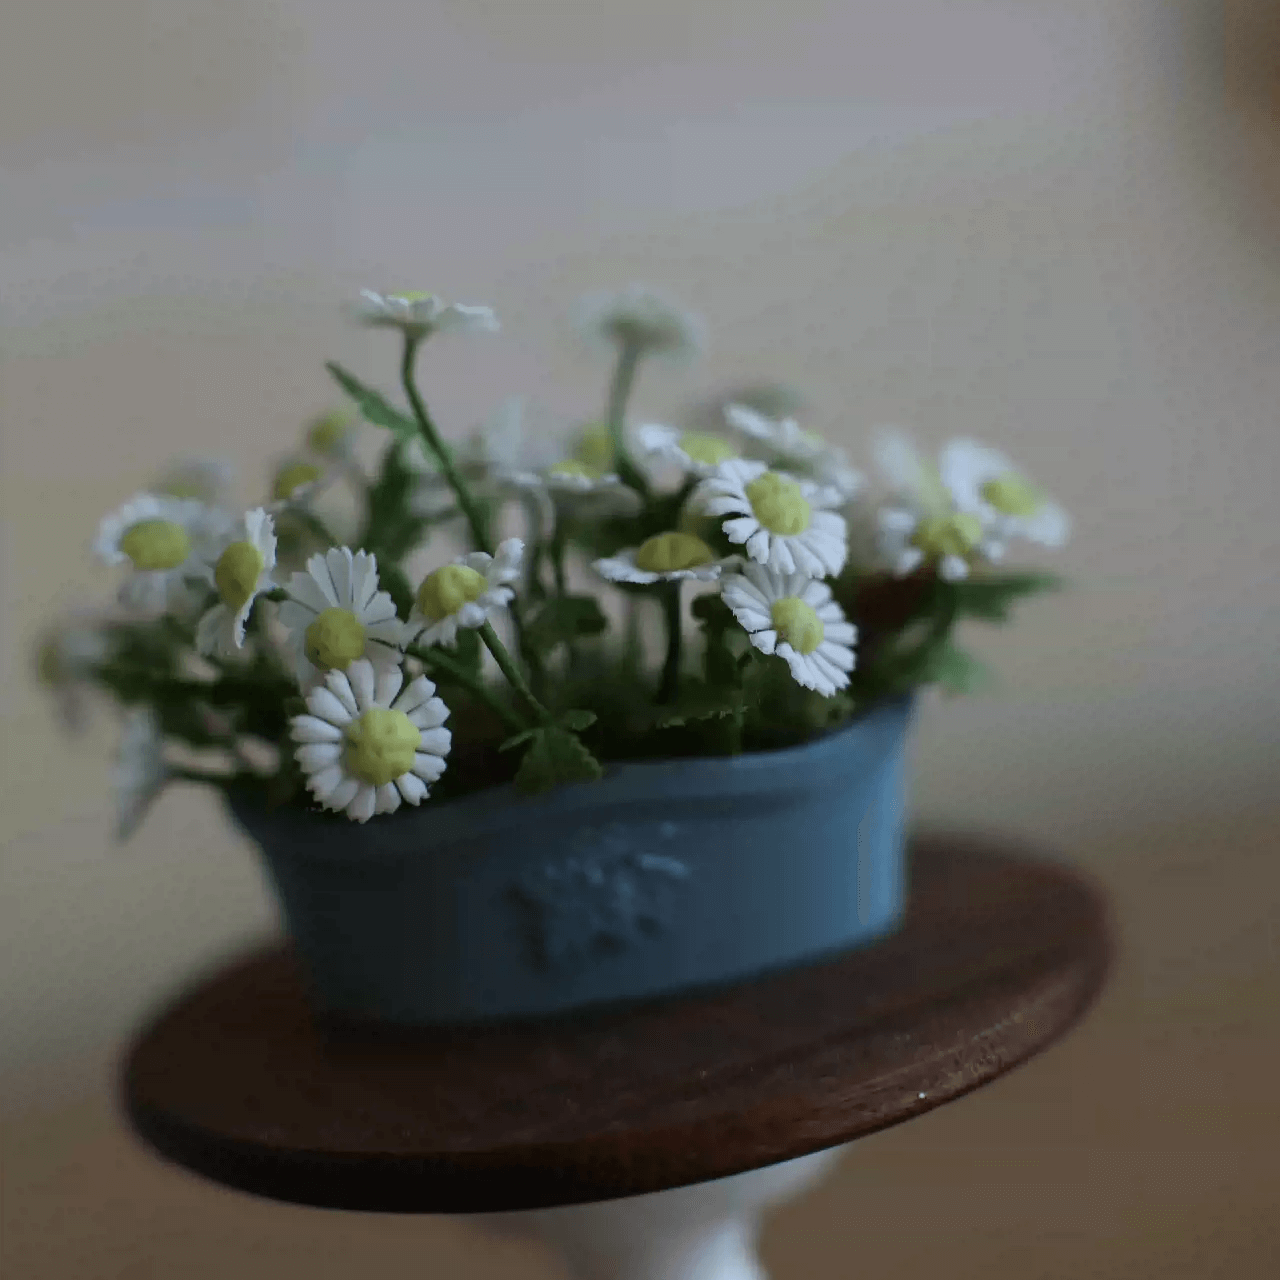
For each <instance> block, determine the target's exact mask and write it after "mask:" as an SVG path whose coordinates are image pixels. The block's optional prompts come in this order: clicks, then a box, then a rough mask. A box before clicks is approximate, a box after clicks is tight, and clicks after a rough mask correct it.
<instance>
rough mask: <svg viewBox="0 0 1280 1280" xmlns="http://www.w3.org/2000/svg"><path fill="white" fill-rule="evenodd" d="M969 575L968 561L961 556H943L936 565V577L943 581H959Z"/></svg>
mask: <svg viewBox="0 0 1280 1280" xmlns="http://www.w3.org/2000/svg"><path fill="white" fill-rule="evenodd" d="M968 576H969V562H968V561H967V560H965V558H964V557H963V556H943V557H942V562H941V563H940V564H939V565H938V577H940V578H941V579H942V580H943V582H959V581H960V580H961V579H963V578H967V577H968Z"/></svg>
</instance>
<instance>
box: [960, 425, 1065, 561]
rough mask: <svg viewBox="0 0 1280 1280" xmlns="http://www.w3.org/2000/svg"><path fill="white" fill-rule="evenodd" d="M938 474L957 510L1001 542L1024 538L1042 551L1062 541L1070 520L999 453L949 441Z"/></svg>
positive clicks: (985, 448) (977, 445)
mask: <svg viewBox="0 0 1280 1280" xmlns="http://www.w3.org/2000/svg"><path fill="white" fill-rule="evenodd" d="M938 471H939V474H940V476H941V478H942V483H943V484H944V485H945V486H946V487H947V489H948V491H949V492H950V494H951V496H952V498H953V500H954V501H955V504H956V506H958V507H959V508H960V509H961V510H962V511H971V512H973V514H974V515H976V516H977V517H978V518H979V519H980V520H981V521H982V523H983V524H984V525H985V526H986V527H988V528H989V529H991V530H992V531H993V533H994V534H995V536H996V537H998V538H1000V539H1001V540H1003V539H1005V538H1026V539H1027V540H1028V541H1029V542H1038V543H1040V544H1041V545H1042V546H1045V547H1060V546H1062V545H1063V543H1065V542H1066V540H1067V537H1068V535H1069V534H1070V531H1071V520H1070V517H1069V516H1068V515H1067V513H1066V512H1065V511H1064V510H1063V509H1062V508H1061V507H1060V506H1058V504H1057V503H1056V502H1051V501H1050V500H1049V499H1048V498H1046V497H1045V496H1044V494H1042V493H1041V492H1040V491H1039V490H1038V489H1037V488H1036V487H1035V486H1034V485H1032V484H1031V483H1030V482H1029V481H1028V480H1026V479H1025V478H1024V477H1023V476H1021V475H1019V474H1018V472H1017V471H1015V470H1014V468H1013V464H1012V463H1010V461H1009V459H1008V458H1006V457H1005V455H1004V454H1003V453H1000V452H999V451H998V450H996V449H990V448H988V447H987V446H986V445H982V444H978V443H976V442H975V441H973V440H952V441H951V442H950V443H949V444H947V445H946V446H945V447H944V448H943V450H942V453H941V455H940V457H939V459H938Z"/></svg>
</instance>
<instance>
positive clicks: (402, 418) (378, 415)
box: [324, 360, 418, 443]
mask: <svg viewBox="0 0 1280 1280" xmlns="http://www.w3.org/2000/svg"><path fill="white" fill-rule="evenodd" d="M324 367H325V368H326V369H328V371H329V373H330V375H331V376H332V377H333V380H334V381H335V382H336V383H337V384H338V386H340V387H341V388H342V389H343V391H345V392H346V393H347V395H349V396H350V397H351V399H352V400H353V401H355V405H356V408H357V409H359V410H360V415H361V417H363V418H364V420H365V421H366V422H372V423H373V425H374V426H376V427H386V428H387V430H388V431H390V432H391V434H392V435H394V436H395V437H396V439H397V440H402V441H405V442H406V443H407V442H408V441H409V440H413V439H415V438H417V436H418V424H417V423H416V422H414V420H413V419H412V418H410V417H408V416H407V415H405V414H403V413H401V412H400V410H399V409H396V408H394V407H392V406H391V405H390V404H388V403H387V402H386V400H384V399H383V397H382V395H381V394H380V393H379V392H377V391H375V390H374V389H373V388H372V387H366V386H365V384H364V383H363V382H361V381H360V379H359V378H357V377H356V376H355V375H354V374H351V373H348V372H347V371H346V370H345V369H344V368H343V367H342V366H341V365H340V364H337V363H336V362H334V361H333V360H326V361H325V366H324Z"/></svg>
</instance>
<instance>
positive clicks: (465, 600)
mask: <svg viewBox="0 0 1280 1280" xmlns="http://www.w3.org/2000/svg"><path fill="white" fill-rule="evenodd" d="M488 586H489V584H488V583H487V582H486V581H485V579H484V574H482V573H477V572H476V570H475V569H471V568H469V567H468V566H467V565H465V564H447V565H445V566H444V567H443V568H441V569H437V570H435V572H434V573H429V574H427V576H426V577H425V578H424V579H423V582H422V586H420V587H419V588H418V608H419V610H420V611H421V612H422V616H423V617H424V618H426V619H428V620H429V621H431V622H440V621H441V620H442V619H444V618H448V617H451V616H452V615H453V614H455V613H457V612H458V610H459V609H461V608H462V606H463V605H464V604H470V603H471V602H472V601H473V600H478V599H479V598H480V597H481V596H482V595H483V594H484V592H485V591H486V589H487V588H488Z"/></svg>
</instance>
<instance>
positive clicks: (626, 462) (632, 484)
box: [605, 342, 649, 502]
mask: <svg viewBox="0 0 1280 1280" xmlns="http://www.w3.org/2000/svg"><path fill="white" fill-rule="evenodd" d="M641 351H642V348H641V347H640V346H639V345H637V344H636V343H634V342H624V343H623V344H622V345H621V346H620V347H619V348H618V363H617V364H616V365H615V366H614V369H613V377H612V379H611V380H610V382H609V404H608V409H607V411H606V416H605V422H606V425H607V426H608V428H609V439H610V441H611V443H612V444H613V454H614V458H615V459H616V461H617V467H618V478H619V479H620V480H621V481H622V483H623V484H625V485H627V486H628V487H629V488H631V489H634V490H635V492H636V493H638V494H639V495H640V497H641V498H642V499H644V501H646V502H647V501H648V500H649V482H648V481H647V480H646V479H645V478H644V475H643V473H642V472H641V471H640V469H639V468H638V467H637V466H636V464H635V463H634V462H632V461H631V454H630V453H629V452H628V451H627V439H626V430H625V426H626V420H627V401H628V400H629V399H630V398H631V388H632V386H633V385H634V384H635V380H636V369H637V368H638V367H639V364H640V355H641Z"/></svg>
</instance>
